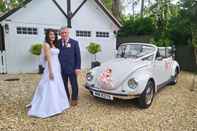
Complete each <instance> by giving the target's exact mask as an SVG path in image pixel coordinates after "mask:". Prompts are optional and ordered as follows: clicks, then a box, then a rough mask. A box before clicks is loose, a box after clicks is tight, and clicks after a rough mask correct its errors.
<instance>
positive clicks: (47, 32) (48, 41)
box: [45, 29, 58, 47]
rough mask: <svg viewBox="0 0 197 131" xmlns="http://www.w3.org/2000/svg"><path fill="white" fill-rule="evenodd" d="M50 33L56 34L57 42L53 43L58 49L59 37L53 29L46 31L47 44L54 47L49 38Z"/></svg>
mask: <svg viewBox="0 0 197 131" xmlns="http://www.w3.org/2000/svg"><path fill="white" fill-rule="evenodd" d="M50 32H53V33H54V34H55V40H54V42H53V44H54V45H55V47H57V40H58V37H57V33H56V31H55V30H53V29H47V30H46V34H45V42H46V43H48V44H49V46H50V47H52V45H51V43H50V41H51V40H50V38H49V33H50Z"/></svg>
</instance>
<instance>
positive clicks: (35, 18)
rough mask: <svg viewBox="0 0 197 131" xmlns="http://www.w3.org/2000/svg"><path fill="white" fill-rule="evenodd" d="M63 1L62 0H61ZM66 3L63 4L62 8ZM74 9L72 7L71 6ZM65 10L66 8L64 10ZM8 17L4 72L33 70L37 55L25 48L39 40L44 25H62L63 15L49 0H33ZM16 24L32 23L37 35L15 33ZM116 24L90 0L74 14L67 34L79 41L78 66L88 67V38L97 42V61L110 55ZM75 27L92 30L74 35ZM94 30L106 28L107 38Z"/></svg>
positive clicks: (112, 49) (28, 71) (109, 57)
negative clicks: (80, 64)
mask: <svg viewBox="0 0 197 131" xmlns="http://www.w3.org/2000/svg"><path fill="white" fill-rule="evenodd" d="M57 1H58V2H59V3H60V5H63V4H66V3H63V1H62V0H57ZM71 1H72V6H73V5H75V4H77V3H78V5H79V4H80V3H79V1H82V0H71ZM77 1H78V2H77ZM64 2H65V1H64ZM65 7H66V5H65V6H64V7H63V8H64V9H66V8H65ZM72 9H73V10H74V8H73V7H72ZM65 12H66V11H65ZM7 20H9V21H3V23H4V24H5V23H7V24H9V29H10V30H9V33H8V34H5V42H6V52H7V68H8V73H32V72H35V71H37V68H38V64H39V58H38V57H36V56H33V55H32V54H31V53H30V52H29V49H30V48H31V46H32V44H35V43H41V42H43V40H44V29H45V28H55V29H59V28H60V27H62V26H66V25H67V24H66V22H67V20H66V18H65V16H63V14H62V13H61V12H60V11H59V9H57V7H56V6H55V4H54V3H53V2H52V1H51V0H33V1H32V2H31V3H29V4H28V5H27V6H26V7H25V8H22V9H20V10H19V11H17V12H16V13H14V14H13V15H11V16H10V17H8V18H7ZM18 26H24V27H36V28H38V35H21V34H20V35H19V34H17V33H16V28H17V27H18ZM117 29H118V28H117V26H116V25H114V23H113V22H112V21H111V20H110V19H109V17H108V16H107V15H106V14H105V13H104V12H103V11H102V10H101V9H100V8H99V7H98V6H97V5H96V3H95V2H93V1H92V0H88V1H87V3H85V5H84V6H83V7H82V8H81V10H79V12H78V14H76V16H75V17H74V18H73V20H72V29H71V33H70V34H71V37H72V38H74V39H76V40H78V41H79V43H80V49H81V56H82V68H89V67H90V63H91V57H92V56H91V55H90V54H89V53H88V52H87V50H86V47H87V46H88V44H89V43H90V42H96V43H99V44H101V47H102V52H100V53H98V60H99V61H101V62H104V61H107V60H109V59H111V58H112V57H113V55H114V53H113V52H114V50H115V48H116V36H115V34H114V33H113V32H114V31H115V30H117ZM76 30H88V31H91V32H92V36H91V37H76ZM96 31H104V32H109V33H110V37H109V38H97V37H96Z"/></svg>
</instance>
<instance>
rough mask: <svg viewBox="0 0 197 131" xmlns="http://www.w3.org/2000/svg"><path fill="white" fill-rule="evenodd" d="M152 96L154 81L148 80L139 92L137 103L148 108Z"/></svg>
mask: <svg viewBox="0 0 197 131" xmlns="http://www.w3.org/2000/svg"><path fill="white" fill-rule="evenodd" d="M153 98H154V82H153V81H152V80H149V81H148V83H147V85H146V88H145V90H144V92H143V93H142V94H141V96H140V98H139V105H140V107H141V108H148V107H149V106H150V105H151V104H152V102H153Z"/></svg>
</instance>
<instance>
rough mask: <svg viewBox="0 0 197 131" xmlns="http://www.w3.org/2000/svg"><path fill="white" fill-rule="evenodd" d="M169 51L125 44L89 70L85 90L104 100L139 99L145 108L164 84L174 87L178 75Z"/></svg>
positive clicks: (138, 44)
mask: <svg viewBox="0 0 197 131" xmlns="http://www.w3.org/2000/svg"><path fill="white" fill-rule="evenodd" d="M172 52H173V50H172V48H171V47H156V46H155V45H152V44H145V43H125V44H122V45H121V46H120V47H119V48H118V51H117V55H116V58H115V59H113V60H111V61H108V62H106V63H103V64H101V66H98V67H95V68H93V69H91V70H90V71H89V72H88V73H87V74H86V84H85V87H86V88H87V89H88V90H89V91H90V93H91V94H92V95H93V96H95V97H100V98H103V99H107V100H113V99H114V98H120V99H133V98H138V99H139V105H140V107H141V108H148V107H149V106H150V105H151V104H152V101H153V98H154V94H155V93H156V92H157V91H158V89H159V88H161V87H164V86H166V85H167V84H176V82H177V76H178V73H179V72H180V67H179V64H178V63H177V62H176V61H175V60H174V59H173V56H172V54H173V53H172Z"/></svg>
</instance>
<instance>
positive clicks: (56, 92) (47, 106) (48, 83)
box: [28, 48, 70, 118]
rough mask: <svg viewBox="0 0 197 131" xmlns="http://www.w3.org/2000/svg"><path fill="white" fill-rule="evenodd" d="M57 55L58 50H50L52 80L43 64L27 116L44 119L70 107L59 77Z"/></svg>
mask: <svg viewBox="0 0 197 131" xmlns="http://www.w3.org/2000/svg"><path fill="white" fill-rule="evenodd" d="M58 54H59V49H57V48H51V66H52V72H53V75H54V79H53V80H50V79H49V72H48V65H47V63H46V62H45V70H44V73H43V75H42V78H41V80H40V82H39V84H38V87H37V88H36V91H35V93H34V96H33V99H32V102H31V108H30V109H29V111H28V115H29V116H34V117H41V118H46V117H50V116H53V115H56V114H59V113H62V112H63V111H64V110H65V109H67V108H69V106H70V105H69V101H68V98H67V94H66V91H65V88H64V84H63V80H62V76H61V68H60V63H59V59H58Z"/></svg>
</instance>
